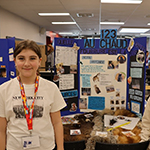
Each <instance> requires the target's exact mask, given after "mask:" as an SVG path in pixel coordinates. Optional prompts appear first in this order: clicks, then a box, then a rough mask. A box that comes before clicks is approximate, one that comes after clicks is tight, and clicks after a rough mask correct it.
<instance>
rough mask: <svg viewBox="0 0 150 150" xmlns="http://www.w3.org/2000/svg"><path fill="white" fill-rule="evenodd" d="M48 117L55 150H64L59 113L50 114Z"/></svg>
mask: <svg viewBox="0 0 150 150" xmlns="http://www.w3.org/2000/svg"><path fill="white" fill-rule="evenodd" d="M50 117H51V120H52V124H53V127H54V132H55V139H56V144H57V150H64V140H63V139H64V138H63V136H64V133H63V125H62V121H61V115H60V111H57V112H53V113H50Z"/></svg>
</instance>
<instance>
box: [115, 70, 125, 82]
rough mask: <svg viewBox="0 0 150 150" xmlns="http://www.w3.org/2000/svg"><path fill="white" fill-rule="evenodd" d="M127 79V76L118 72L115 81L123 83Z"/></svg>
mask: <svg viewBox="0 0 150 150" xmlns="http://www.w3.org/2000/svg"><path fill="white" fill-rule="evenodd" d="M125 77H126V75H125V73H124V72H118V73H116V75H115V79H116V81H118V82H122V81H123V80H124V79H125Z"/></svg>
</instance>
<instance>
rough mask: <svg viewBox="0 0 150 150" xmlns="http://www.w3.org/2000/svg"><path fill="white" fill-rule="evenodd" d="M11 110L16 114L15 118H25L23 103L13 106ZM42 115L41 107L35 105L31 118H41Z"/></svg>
mask: <svg viewBox="0 0 150 150" xmlns="http://www.w3.org/2000/svg"><path fill="white" fill-rule="evenodd" d="M13 111H14V113H15V115H16V116H15V118H25V113H24V107H23V105H16V106H14V107H13ZM42 116H43V107H42V106H37V105H35V106H34V111H33V118H41V117H42Z"/></svg>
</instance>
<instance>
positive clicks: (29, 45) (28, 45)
mask: <svg viewBox="0 0 150 150" xmlns="http://www.w3.org/2000/svg"><path fill="white" fill-rule="evenodd" d="M24 49H31V50H33V51H34V52H35V53H36V54H37V55H38V56H39V58H41V57H42V54H41V50H40V47H39V46H38V45H37V44H36V43H35V42H34V41H30V40H24V41H21V42H20V43H19V44H17V46H16V48H15V50H14V58H16V56H17V55H18V54H19V53H20V52H21V51H22V50H24Z"/></svg>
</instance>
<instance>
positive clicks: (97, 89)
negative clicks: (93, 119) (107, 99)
mask: <svg viewBox="0 0 150 150" xmlns="http://www.w3.org/2000/svg"><path fill="white" fill-rule="evenodd" d="M94 89H95V92H96V94H100V93H101V90H100V88H99V87H98V86H97V85H94Z"/></svg>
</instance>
